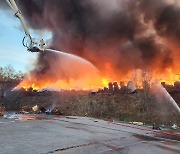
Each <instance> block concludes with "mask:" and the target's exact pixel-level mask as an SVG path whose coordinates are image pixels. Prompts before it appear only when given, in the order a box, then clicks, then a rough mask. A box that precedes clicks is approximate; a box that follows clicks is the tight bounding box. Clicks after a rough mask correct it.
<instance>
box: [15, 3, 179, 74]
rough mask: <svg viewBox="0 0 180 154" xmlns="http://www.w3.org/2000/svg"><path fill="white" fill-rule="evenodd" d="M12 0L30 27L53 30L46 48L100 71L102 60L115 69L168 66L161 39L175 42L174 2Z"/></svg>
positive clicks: (166, 48)
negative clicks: (79, 57) (65, 53)
mask: <svg viewBox="0 0 180 154" xmlns="http://www.w3.org/2000/svg"><path fill="white" fill-rule="evenodd" d="M17 3H18V5H19V6H20V9H21V11H22V12H23V14H24V16H25V19H27V22H28V24H30V25H31V27H32V28H34V29H43V28H45V29H48V30H50V31H51V32H52V33H53V38H52V39H53V40H52V44H51V47H52V48H54V49H57V50H61V51H66V52H70V53H73V54H76V55H78V56H81V57H84V58H86V59H87V60H89V61H91V62H92V63H93V64H95V65H96V66H97V67H98V68H99V69H100V70H101V71H102V72H106V64H110V66H111V67H112V68H113V69H114V70H116V71H117V73H118V72H119V73H120V74H121V73H122V72H126V71H128V70H132V69H136V68H143V67H147V68H151V67H154V66H156V67H157V64H158V66H159V67H160V69H162V70H163V69H165V68H167V67H169V66H172V65H173V56H172V53H173V52H172V51H171V49H170V48H169V46H168V44H166V43H163V40H167V39H173V40H175V41H176V42H178V40H179V38H180V8H179V7H178V6H177V5H176V3H174V4H173V3H171V4H170V3H168V2H167V1H166V0H158V1H157V0H125V1H124V0H111V2H110V1H109V0H98V1H96V0H17ZM149 25H151V26H149ZM159 40H162V41H161V42H160V41H159ZM164 44H165V45H164ZM39 63H40V62H39Z"/></svg>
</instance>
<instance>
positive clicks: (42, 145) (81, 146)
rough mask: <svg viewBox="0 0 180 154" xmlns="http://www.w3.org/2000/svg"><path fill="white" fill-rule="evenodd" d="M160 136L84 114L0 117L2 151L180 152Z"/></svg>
mask: <svg viewBox="0 0 180 154" xmlns="http://www.w3.org/2000/svg"><path fill="white" fill-rule="evenodd" d="M173 135H174V134H173ZM179 135H180V134H179ZM177 136H178V134H176V138H177ZM162 137H163V134H162V132H159V131H153V130H152V129H150V128H145V127H140V126H134V125H127V124H121V123H112V122H108V121H103V120H98V119H93V118H87V117H60V116H45V115H9V116H7V115H5V118H1V119H0V147H1V148H0V153H1V154H31V153H32V154H49V153H67V154H68V153H70V154H71V153H75V154H91V153H92V154H95V153H103V154H104V153H113V154H115V153H118V154H119V153H121V154H139V153H143V154H145V153H153V154H161V153H162V154H171V153H172V154H173V153H174V154H179V153H180V142H179V141H177V140H170V139H165V138H162ZM179 137H180V136H179Z"/></svg>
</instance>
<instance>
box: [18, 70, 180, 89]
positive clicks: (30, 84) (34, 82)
mask: <svg viewBox="0 0 180 154" xmlns="http://www.w3.org/2000/svg"><path fill="white" fill-rule="evenodd" d="M89 71H90V70H89ZM89 71H88V70H87V72H88V75H87V76H86V75H84V76H82V78H80V79H77V80H75V79H70V80H68V81H66V80H62V79H58V80H56V81H54V80H53V79H51V78H44V79H42V80H38V79H37V78H35V77H34V76H30V77H27V78H25V79H24V80H23V81H22V82H21V83H20V84H19V85H18V86H17V87H16V88H23V89H25V90H28V89H29V88H32V89H33V90H41V89H45V88H53V89H56V90H97V89H102V88H104V87H108V84H109V82H114V81H116V82H117V83H118V84H119V86H120V81H123V82H124V84H125V85H127V83H128V82H129V81H133V82H134V84H135V85H136V87H137V88H142V87H143V86H142V84H143V81H148V82H149V83H152V82H153V81H157V82H158V83H161V82H165V83H166V84H167V85H174V83H175V82H176V81H180V74H176V73H174V72H173V71H172V69H166V71H165V72H164V73H157V72H151V73H149V72H145V73H146V74H145V75H144V76H143V71H142V70H135V71H131V72H129V73H128V74H126V76H124V77H123V76H121V77H119V78H117V77H114V78H113V76H111V77H105V76H101V75H97V74H94V77H92V76H93V74H91V73H95V72H91V73H90V74H89Z"/></svg>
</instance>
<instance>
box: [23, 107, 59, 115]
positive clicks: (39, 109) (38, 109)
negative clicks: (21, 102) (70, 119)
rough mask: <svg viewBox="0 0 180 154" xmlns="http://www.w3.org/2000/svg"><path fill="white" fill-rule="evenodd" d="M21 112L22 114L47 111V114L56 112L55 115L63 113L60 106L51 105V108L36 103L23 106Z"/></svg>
mask: <svg viewBox="0 0 180 154" xmlns="http://www.w3.org/2000/svg"><path fill="white" fill-rule="evenodd" d="M20 113H22V114H28V113H31V114H40V113H46V114H54V115H61V114H62V113H61V111H60V108H59V107H56V106H54V107H50V108H45V107H43V106H38V105H35V106H33V107H29V106H23V107H22V109H21V110H20Z"/></svg>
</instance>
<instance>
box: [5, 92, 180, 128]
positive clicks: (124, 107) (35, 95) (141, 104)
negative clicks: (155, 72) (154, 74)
mask: <svg viewBox="0 0 180 154" xmlns="http://www.w3.org/2000/svg"><path fill="white" fill-rule="evenodd" d="M171 95H172V96H173V98H174V99H175V101H176V102H177V104H178V105H179V106H180V91H177V92H172V93H171ZM160 100H161V101H160V102H159V101H157V98H156V97H155V96H153V95H151V94H146V95H145V93H144V91H142V90H141V91H138V92H137V93H120V92H119V93H97V94H92V93H90V92H86V91H61V92H55V91H44V92H33V91H32V92H26V91H12V92H9V93H6V95H5V97H4V99H3V100H2V102H3V104H4V106H5V109H6V111H12V110H13V111H22V110H25V111H27V112H31V111H32V107H33V106H35V105H38V106H39V108H45V109H53V108H55V107H56V108H58V110H59V111H60V113H61V114H62V115H71V116H82V117H83V116H88V117H94V118H101V119H108V120H120V121H128V122H143V123H144V124H149V125H153V124H154V123H155V124H156V125H159V126H160V125H165V126H168V127H170V126H172V125H173V124H176V125H177V126H180V113H178V112H177V110H176V109H175V107H174V106H173V105H172V104H171V103H170V102H168V101H167V100H166V99H165V100H163V99H160Z"/></svg>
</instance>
